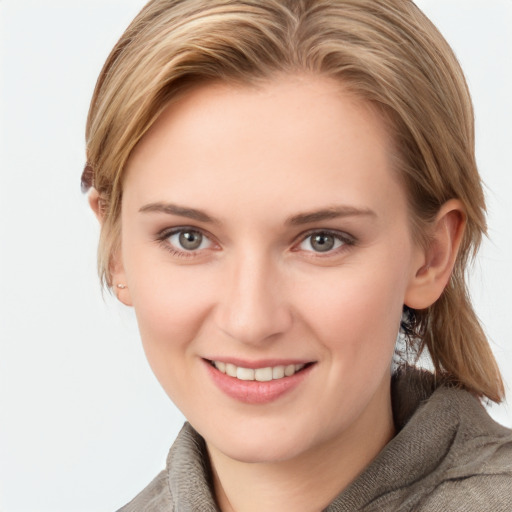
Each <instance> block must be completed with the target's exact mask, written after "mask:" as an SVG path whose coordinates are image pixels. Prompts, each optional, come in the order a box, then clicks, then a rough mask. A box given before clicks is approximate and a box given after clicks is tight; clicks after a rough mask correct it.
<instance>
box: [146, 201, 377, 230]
mask: <svg viewBox="0 0 512 512" xmlns="http://www.w3.org/2000/svg"><path fill="white" fill-rule="evenodd" d="M139 212H142V213H147V212H157V213H166V214H167V215H177V216H179V217H187V218H189V219H192V220H197V221H199V222H207V223H212V224H220V222H219V221H218V220H216V219H214V218H213V217H211V216H210V215H208V214H207V213H206V212H204V211H202V210H197V209H195V208H189V207H186V206H180V205H177V204H174V203H162V202H157V203H150V204H146V205H144V206H142V207H141V208H140V209H139ZM359 216H370V217H377V214H376V213H375V212H374V211H373V210H370V209H368V208H355V207H353V206H331V207H328V208H324V209H321V210H315V211H311V212H305V213H299V214H297V215H293V216H291V217H288V219H286V222H285V224H286V225H290V226H300V225H303V224H310V223H312V222H319V221H322V220H328V219H337V218H340V217H359Z"/></svg>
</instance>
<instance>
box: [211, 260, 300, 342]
mask: <svg viewBox="0 0 512 512" xmlns="http://www.w3.org/2000/svg"><path fill="white" fill-rule="evenodd" d="M234 260H235V261H234V262H232V266H231V271H230V272H228V279H227V282H226V283H225V290H224V293H223V294H222V300H221V303H220V304H219V311H218V324H219V327H220V328H221V329H222V330H223V331H224V332H225V333H226V334H228V335H229V336H230V337H231V338H234V339H237V340H238V341H241V342H243V343H249V344H258V343H261V342H262V341H265V340H268V339H270V338H272V337H273V336H275V335H277V334H280V333H283V332H285V331H286V330H287V329H288V328H289V326H290V324H291V312H290V310H289V306H288V301H287V298H286V296H285V289H284V287H283V276H282V275H281V273H280V270H279V265H278V262H276V261H274V260H273V259H272V257H271V256H270V255H269V254H266V253H265V252H263V251H257V252H256V251H244V252H243V253H242V254H239V255H237V256H236V257H235V258H234Z"/></svg>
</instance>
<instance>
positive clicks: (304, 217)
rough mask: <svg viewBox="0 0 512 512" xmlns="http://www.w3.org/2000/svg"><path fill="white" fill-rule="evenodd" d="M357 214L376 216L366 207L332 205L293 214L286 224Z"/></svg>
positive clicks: (357, 215) (306, 222)
mask: <svg viewBox="0 0 512 512" xmlns="http://www.w3.org/2000/svg"><path fill="white" fill-rule="evenodd" d="M359 216H370V217H377V214H376V213H375V212H374V211H373V210H370V209H368V208H355V207H353V206H332V207H329V208H324V209H322V210H316V211H312V212H306V213H299V214H298V215H293V216H292V217H289V218H288V219H287V221H286V224H289V225H291V226H300V225H302V224H310V223H311V222H318V221H322V220H328V219H338V218H340V217H359Z"/></svg>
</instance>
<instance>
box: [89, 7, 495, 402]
mask: <svg viewBox="0 0 512 512" xmlns="http://www.w3.org/2000/svg"><path fill="white" fill-rule="evenodd" d="M297 72H301V73H312V74H317V75H321V76H325V77H330V78H334V79H337V80H340V81H341V82H343V84H344V86H345V87H346V88H347V87H348V88H349V89H350V90H352V91H353V92H354V93H355V94H357V95H359V97H361V98H362V99H364V100H366V101H368V102H371V103H372V104H374V105H376V106H377V107H378V109H379V110H380V112H382V114H383V116H384V117H385V118H386V119H387V120H388V122H389V123H390V126H391V128H392V130H393V132H394V136H395V141H396V146H397V148H398V151H399V153H400V154H399V158H398V159H397V165H396V166H397V171H398V172H399V174H400V175H401V176H402V179H403V182H404V184H405V186H406V189H407V192H408V197H409V202H410V209H411V217H412V224H413V232H414V233H415V234H416V236H417V237H418V239H419V240H421V241H422V243H428V241H427V239H426V237H425V236H424V234H425V233H426V232H427V227H428V225H429V223H431V221H432V220H433V219H434V217H435V216H436V213H437V212H438V211H439V208H440V207H441V205H442V204H443V203H445V202H446V201H447V200H449V199H451V198H458V199H459V200H461V201H462V203H463V204H464V206H465V208H466V212H467V227H466V231H465V234H464V239H463V241H462V245H461V248H460V252H459V254H458V258H457V261H456V263H455V268H454V270H453V275H452V277H451V280H450V282H449V284H448V286H447V287H446V289H445V291H444V293H443V294H442V296H441V297H440V299H439V300H438V301H437V302H436V303H435V304H433V305H432V306H431V307H430V308H428V309H427V310H423V311H412V312H411V311H410V315H409V317H410V319H409V322H406V323H405V324H404V329H405V330H406V331H407V333H408V337H409V343H410V344H411V346H414V349H415V351H416V353H417V354H418V355H419V354H420V353H421V352H422V351H423V350H424V349H425V348H427V349H428V352H429V353H430V355H431V358H432V362H433V364H434V367H435V371H436V374H437V375H438V376H439V377H441V378H443V379H444V380H447V381H449V382H451V383H453V384H454V385H457V386H460V387H463V388H466V389H468V390H470V391H471V392H473V393H474V394H476V395H477V396H479V397H484V396H485V397H488V398H489V399H491V400H493V401H496V402H498V401H500V400H501V399H502V397H503V393H504V391H503V383H502V380H501V377H500V372H499V369H498V367H497V364H496V362H495V359H494V357H493V355H492V352H491V349H490V347H489V344H488V342H487V339H486V337H485V334H484V332H483V330H482V327H481V326H480V323H479V321H478V319H477V317H476V315H475V313H474V311H473V308H472V305H471V302H470V299H469V295H468V290H467V285H466V269H467V266H468V263H469V261H470V260H471V259H472V257H473V256H474V254H475V253H476V251H477V249H478V247H479V244H480V241H481V238H482V235H483V234H485V232H486V221H485V203H484V196H483V192H482V186H481V182H480V177H479V174H478V171H477V168H476V163H475V155H474V120H473V109H472V104H471V99H470V96H469V92H468V89H467V85H466V82H465V79H464V76H463V73H462V71H461V69H460V66H459V64H458V62H457V59H456V58H455V56H454V54H453V52H452V50H451V48H450V47H449V45H448V44H447V42H446V41H445V40H444V38H443V37H442V36H441V34H440V33H439V32H438V30H437V29H436V28H435V27H434V25H433V24H432V23H431V22H430V21H429V20H428V19H427V18H426V17H425V15H424V14H423V13H422V12H421V11H420V10H419V9H418V8H417V7H416V5H415V4H414V3H413V2H412V1H409V0H152V1H150V2H149V3H148V4H147V5H146V6H145V7H144V9H143V10H142V11H141V12H140V13H139V15H138V16H137V17H136V18H135V19H134V21H133V22H132V23H131V25H130V26H129V27H128V29H127V30H126V32H125V33H124V34H123V36H122V37H121V39H120V40H119V42H118V43H117V44H116V46H115V47H114V49H113V50H112V52H111V54H110V56H109V57H108V59H107V61H106V63H105V65H104V67H103V70H102V71H101V74H100V76H99V79H98V82H97V85H96V89H95V91H94V96H93V98H92V103H91V108H90V111H89V116H88V120H87V131H86V139H87V162H88V165H87V167H86V169H85V171H84V175H83V186H84V189H87V188H88V187H89V186H91V185H93V186H94V187H95V188H96V189H97V191H98V192H99V195H100V202H101V209H102V215H103V225H102V232H101V237H100V246H99V258H98V265H99V272H100V276H101V278H102V280H103V282H104V283H106V284H108V285H109V286H110V285H111V275H110V269H109V262H110V259H111V255H112V254H114V253H115V251H116V250H117V249H118V245H119V241H120V236H121V232H120V211H121V201H122V192H123V187H122V186H123V171H124V169H125V165H126V162H127V160H128V158H129V157H130V154H131V152H132V150H133V148H134V147H135V145H136V144H137V142H138V141H139V140H140V139H141V138H142V137H143V136H144V134H145V133H146V132H147V130H148V129H149V128H150V127H151V125H152V124H153V123H154V122H155V120H156V119H157V118H158V116H159V115H160V114H161V113H162V111H163V110H164V109H165V108H166V106H168V105H169V103H170V102H172V101H174V100H175V99H176V98H178V97H179V96H180V95H181V94H183V93H185V92H186V91H187V90H189V89H190V88H191V87H192V86H194V85H196V84H198V83H200V82H210V81H226V82H231V83H240V84H251V83H254V82H255V81H257V80H260V79H271V78H272V77H274V76H276V75H278V74H282V73H297Z"/></svg>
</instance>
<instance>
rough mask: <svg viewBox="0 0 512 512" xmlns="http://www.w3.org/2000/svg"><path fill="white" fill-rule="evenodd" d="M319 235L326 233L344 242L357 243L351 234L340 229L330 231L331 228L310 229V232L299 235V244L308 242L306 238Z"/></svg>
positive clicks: (297, 238)
mask: <svg viewBox="0 0 512 512" xmlns="http://www.w3.org/2000/svg"><path fill="white" fill-rule="evenodd" d="M317 233H325V234H328V235H333V236H335V237H336V238H339V239H341V240H343V241H344V242H346V241H349V242H352V243H355V242H356V241H357V239H356V237H355V236H353V235H351V234H350V233H347V232H346V231H341V230H339V229H330V228H315V229H309V230H308V231H305V232H303V233H301V234H300V235H298V236H297V237H296V240H297V242H302V241H304V240H306V238H308V237H310V236H311V235H314V234H317Z"/></svg>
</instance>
